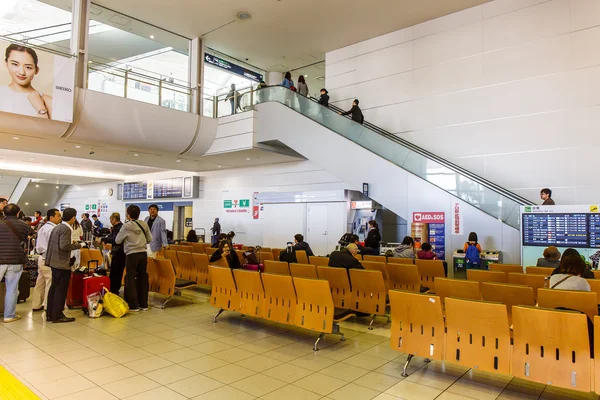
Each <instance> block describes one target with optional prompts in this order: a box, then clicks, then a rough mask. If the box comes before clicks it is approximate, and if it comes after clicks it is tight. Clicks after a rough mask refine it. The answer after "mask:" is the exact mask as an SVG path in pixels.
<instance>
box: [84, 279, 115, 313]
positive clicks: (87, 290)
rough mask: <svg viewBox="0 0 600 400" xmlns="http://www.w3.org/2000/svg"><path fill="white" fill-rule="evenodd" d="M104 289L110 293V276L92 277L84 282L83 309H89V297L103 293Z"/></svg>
mask: <svg viewBox="0 0 600 400" xmlns="http://www.w3.org/2000/svg"><path fill="white" fill-rule="evenodd" d="M102 288H106V290H108V291H110V278H109V277H108V276H90V277H88V278H85V279H84V280H83V308H84V309H87V307H88V295H90V294H92V293H102Z"/></svg>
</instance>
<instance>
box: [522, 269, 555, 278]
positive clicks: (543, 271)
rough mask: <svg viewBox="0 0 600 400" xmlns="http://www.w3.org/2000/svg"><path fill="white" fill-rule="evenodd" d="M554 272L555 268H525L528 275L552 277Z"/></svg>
mask: <svg viewBox="0 0 600 400" xmlns="http://www.w3.org/2000/svg"><path fill="white" fill-rule="evenodd" d="M552 271H554V268H548V267H527V268H525V273H526V274H535V275H545V276H550V275H552Z"/></svg>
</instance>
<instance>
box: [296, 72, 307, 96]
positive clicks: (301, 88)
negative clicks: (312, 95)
mask: <svg viewBox="0 0 600 400" xmlns="http://www.w3.org/2000/svg"><path fill="white" fill-rule="evenodd" d="M298 93H299V94H301V95H302V96H304V97H308V85H307V84H306V81H305V80H304V75H300V76H299V77H298Z"/></svg>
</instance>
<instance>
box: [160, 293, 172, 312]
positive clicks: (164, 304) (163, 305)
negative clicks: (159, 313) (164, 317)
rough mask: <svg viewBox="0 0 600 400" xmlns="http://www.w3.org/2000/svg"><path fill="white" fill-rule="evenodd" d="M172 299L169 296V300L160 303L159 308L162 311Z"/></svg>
mask: <svg viewBox="0 0 600 400" xmlns="http://www.w3.org/2000/svg"><path fill="white" fill-rule="evenodd" d="M172 298H173V296H169V298H168V299H167V300H166V301H165V302H164V303H162V306H160V308H162V309H164V308H165V307H166V306H167V303H168V302H169V301H171V299H172Z"/></svg>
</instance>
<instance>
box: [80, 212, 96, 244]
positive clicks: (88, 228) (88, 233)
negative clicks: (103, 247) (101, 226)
mask: <svg viewBox="0 0 600 400" xmlns="http://www.w3.org/2000/svg"><path fill="white" fill-rule="evenodd" d="M81 229H82V230H83V240H92V231H93V230H94V225H93V224H92V221H91V220H90V214H88V213H83V214H81Z"/></svg>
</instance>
